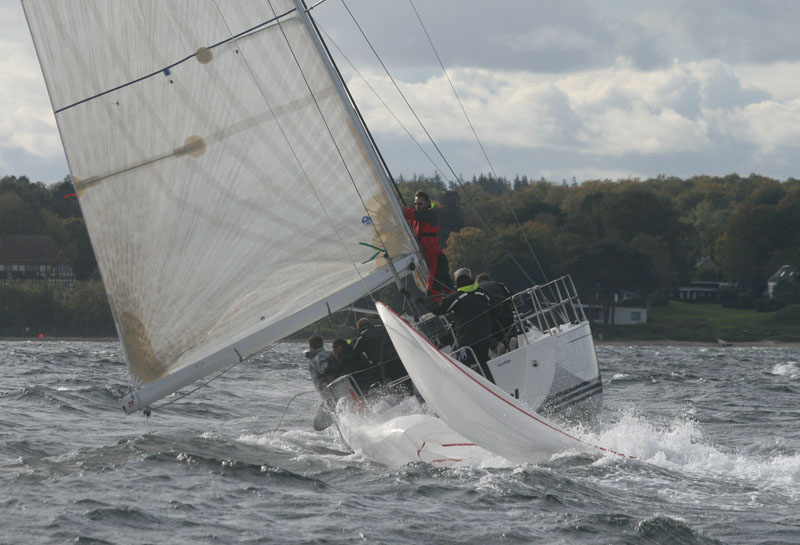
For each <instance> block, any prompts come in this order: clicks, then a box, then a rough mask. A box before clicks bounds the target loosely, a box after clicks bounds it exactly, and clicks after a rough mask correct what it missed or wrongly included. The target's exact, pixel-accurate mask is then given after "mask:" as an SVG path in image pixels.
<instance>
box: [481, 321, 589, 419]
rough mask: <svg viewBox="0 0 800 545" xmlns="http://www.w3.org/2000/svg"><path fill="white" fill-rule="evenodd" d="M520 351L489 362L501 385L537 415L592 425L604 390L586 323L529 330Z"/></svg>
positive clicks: (497, 382)
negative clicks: (586, 422) (545, 332)
mask: <svg viewBox="0 0 800 545" xmlns="http://www.w3.org/2000/svg"><path fill="white" fill-rule="evenodd" d="M517 339H518V345H519V348H517V349H516V350H513V351H511V352H508V353H506V354H503V355H501V356H498V357H496V358H494V359H491V360H489V368H490V369H491V371H492V376H493V377H494V379H495V383H496V384H497V386H499V387H500V388H502V389H503V390H505V391H506V392H507V393H509V394H510V395H512V396H514V397H515V398H517V399H519V400H521V401H524V402H525V404H526V405H527V406H528V407H530V408H532V409H534V410H536V411H537V412H538V413H541V414H545V415H548V416H553V417H555V416H557V417H558V419H559V420H565V421H581V422H585V421H590V420H591V419H593V418H594V417H596V416H597V414H598V413H599V412H600V410H601V408H602V391H603V386H602V382H601V380H600V371H599V369H598V366H597V358H596V356H595V351H594V344H593V342H592V334H591V331H590V329H589V324H588V323H587V322H580V323H577V324H567V325H565V326H562V327H560V328H558V329H556V328H553V329H552V330H550V331H548V333H547V334H542V333H541V332H540V331H539V330H537V329H531V330H529V331H527V332H526V333H525V334H524V335H519V336H518V337H517Z"/></svg>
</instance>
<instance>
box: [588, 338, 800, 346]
mask: <svg viewBox="0 0 800 545" xmlns="http://www.w3.org/2000/svg"><path fill="white" fill-rule="evenodd" d="M594 344H595V346H694V347H698V348H728V347H731V348H742V347H752V348H800V342H792V341H774V340H764V341H737V342H729V341H723V340H722V339H720V340H718V341H717V342H702V341H673V340H666V339H659V340H646V339H643V340H640V339H626V340H623V339H611V340H603V341H601V340H597V339H595V341H594Z"/></svg>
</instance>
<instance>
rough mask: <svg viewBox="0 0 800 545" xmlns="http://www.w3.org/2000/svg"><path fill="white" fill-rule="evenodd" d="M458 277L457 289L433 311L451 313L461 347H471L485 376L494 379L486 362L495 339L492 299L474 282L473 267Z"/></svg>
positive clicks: (458, 273)
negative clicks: (493, 338) (493, 333)
mask: <svg viewBox="0 0 800 545" xmlns="http://www.w3.org/2000/svg"><path fill="white" fill-rule="evenodd" d="M455 280H456V291H454V292H453V293H451V294H449V295H447V296H445V297H444V298H442V300H441V302H440V303H438V304H435V305H432V308H431V309H430V310H431V312H433V313H434V314H448V315H449V316H451V317H452V319H453V327H454V329H455V333H456V341H458V346H459V348H465V347H470V348H471V349H472V352H474V353H475V357H476V358H477V359H478V365H480V367H481V370H482V371H483V375H484V376H485V377H486V378H487V379H488V380H490V381H492V382H494V377H492V372H491V370H490V369H489V366H488V365H487V363H486V362H487V361H488V360H489V347H490V345H491V342H492V312H491V307H492V302H491V298H490V297H489V294H487V293H486V292H485V291H483V290H482V289H481V288H480V287H479V286H478V284H477V283H475V282H473V280H472V272H471V271H470V270H469V269H458V270H457V271H456V274H455ZM466 353H467V354H469V352H466ZM462 361H463V360H462Z"/></svg>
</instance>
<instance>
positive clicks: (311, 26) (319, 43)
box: [294, 0, 428, 275]
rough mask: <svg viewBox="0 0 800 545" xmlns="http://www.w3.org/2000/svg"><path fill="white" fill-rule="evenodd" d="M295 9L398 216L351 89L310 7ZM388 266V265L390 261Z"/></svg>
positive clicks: (298, 2) (299, 1)
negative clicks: (334, 59) (319, 29)
mask: <svg viewBox="0 0 800 545" xmlns="http://www.w3.org/2000/svg"><path fill="white" fill-rule="evenodd" d="M294 3H295V6H296V9H297V13H298V14H299V15H300V18H301V20H302V21H303V23H304V24H305V26H306V29H307V30H308V33H309V35H310V36H311V40H312V41H313V42H314V45H315V46H316V48H317V51H318V52H319V55H320V57H321V58H322V61H323V63H324V64H325V67H326V68H327V69H328V72H329V73H330V76H331V80H332V81H333V83H334V85H335V86H336V91H337V92H338V93H339V96H340V98H341V99H342V103H343V104H344V106H345V109H346V110H347V113H348V115H349V116H350V121H351V122H352V124H353V128H354V129H355V131H356V133H357V134H358V137H359V139H360V140H361V143H362V145H363V147H364V150H365V151H366V153H367V155H368V156H369V159H370V161H371V162H372V165H373V166H374V168H375V172H376V174H377V175H378V179H379V180H380V182H381V184H382V185H383V188H384V191H385V192H386V195H387V196H388V197H389V201H390V202H391V203H392V206H393V207H394V209H395V210H396V211H397V212H398V214H400V217H402V216H403V214H402V208H401V205H400V201H399V199H398V196H397V193H396V190H397V188H396V187H395V185H394V184H393V183H392V181H391V180H390V179H389V176H388V174H387V172H386V170H385V169H384V167H383V162H382V161H381V160H380V157H379V156H378V153H377V151H376V150H375V146H374V142H373V140H372V138H370V136H369V134H368V133H367V128H366V127H365V125H364V121H363V119H362V118H361V116H359V114H358V112H357V111H356V109H355V108H354V107H353V104H352V101H351V98H350V93H349V92H348V91H347V89H346V87H345V83H344V82H343V81H342V78H341V75H340V74H341V73H340V72H339V70H338V69H337V68H336V66H335V64H334V61H333V59H332V58H331V56H330V53H329V51H328V48H327V46H326V45H325V41H324V40H323V38H322V36H321V35H320V33H319V31H318V30H317V26H316V24H315V23H314V21H313V20H312V18H311V15H310V14H309V9H308V8H306V6H305V0H294ZM403 228H404V229H405V231H406V233H407V235H408V237H409V239H410V240H412V241H413V242H414V247H415V248H416V253H417V255H418V256H420V259H418V260H417V261H418V263H419V267H420V271H421V273H422V274H423V275H427V266H428V265H427V263H426V261H425V260H424V259H422V249H421V248H420V247H419V243H418V242H417V239H416V237H415V236H414V233H413V232H412V230H411V226H410V225H409V224H408V223H407V222H403ZM390 266H391V265H390Z"/></svg>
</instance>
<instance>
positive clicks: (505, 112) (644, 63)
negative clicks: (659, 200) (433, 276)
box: [0, 0, 800, 183]
mask: <svg viewBox="0 0 800 545" xmlns="http://www.w3.org/2000/svg"><path fill="white" fill-rule="evenodd" d="M345 2H346V5H347V7H349V9H350V11H351V12H352V13H353V15H354V16H355V18H356V20H357V21H358V23H359V25H360V26H361V28H362V29H363V31H364V33H365V34H366V35H367V37H368V38H369V40H370V42H371V44H372V47H373V48H374V49H375V50H376V51H377V53H378V54H379V55H380V59H381V60H382V61H383V63H384V64H385V65H386V67H387V68H388V70H389V72H390V73H391V75H392V76H393V77H394V79H395V81H396V82H397V84H398V86H399V87H400V89H401V90H402V92H403V94H404V95H405V99H406V100H408V102H409V103H410V104H411V105H412V106H413V108H414V111H415V112H416V115H417V116H418V117H419V118H420V119H421V120H422V122H423V123H424V125H425V127H426V129H427V131H428V132H429V133H430V135H431V136H432V137H433V139H434V141H435V142H436V144H437V145H438V146H439V148H440V149H441V150H442V151H443V153H444V155H445V157H446V159H447V163H448V164H449V165H450V167H451V168H452V170H453V171H455V172H456V173H457V174H459V175H462V176H465V177H467V178H469V177H471V176H472V175H474V174H478V173H481V172H490V171H491V170H490V168H493V169H494V171H495V172H496V173H497V174H499V175H503V176H508V177H513V176H515V175H517V174H519V175H527V176H529V177H532V178H537V179H538V178H540V177H545V178H547V179H549V180H555V181H561V180H562V179H567V180H572V179H573V178H575V179H577V180H578V181H583V180H586V179H598V178H601V179H605V178H610V179H619V178H629V177H639V178H642V179H644V178H648V177H652V176H657V175H659V174H664V175H667V176H673V175H674V176H679V177H689V176H693V175H697V174H710V175H725V174H730V173H738V174H740V175H743V176H746V175H748V174H750V173H758V174H762V175H765V176H770V177H773V178H777V179H781V180H785V179H786V178H788V177H795V178H800V159H799V158H800V38H798V32H797V28H798V27H800V1H795V0H687V1H677V0H669V1H668V0H662V1H656V0H594V1H588V0H587V1H580V0H494V1H493V2H486V1H484V0H413V5H412V3H411V1H410V0H380V1H376V0H345ZM307 3H308V4H311V3H312V2H310V1H307ZM414 7H416V10H417V12H418V13H419V16H420V17H421V19H422V22H423V23H424V24H425V28H426V29H427V31H428V34H429V35H430V38H431V40H432V41H433V43H434V45H435V46H436V51H437V52H438V55H439V57H440V58H441V60H442V62H443V63H444V64H445V66H446V67H447V70H448V74H449V76H450V79H451V80H452V82H453V85H454V86H455V89H456V91H457V93H458V96H459V97H460V98H461V101H462V103H463V105H464V108H465V109H466V111H467V113H468V115H469V120H470V121H471V123H472V126H473V127H474V129H475V132H476V133H477V135H478V137H479V138H480V142H481V143H482V145H483V148H484V149H485V150H486V155H487V156H488V160H489V161H488V162H487V160H486V158H484V155H483V153H482V152H481V148H480V147H479V145H478V144H477V143H476V139H475V136H474V135H473V132H472V130H471V129H470V125H469V124H468V122H467V120H466V119H465V116H464V114H463V112H462V110H461V107H460V106H459V104H458V102H457V101H456V99H455V97H454V95H453V92H452V90H451V88H450V84H449V83H448V80H447V79H446V78H445V77H444V74H443V72H442V69H441V67H440V66H439V63H438V61H437V58H436V56H435V55H434V53H433V51H432V49H431V47H430V44H429V43H428V39H427V38H426V35H425V33H424V31H423V29H422V27H421V26H420V23H419V21H418V20H417V17H416V15H415V13H414V9H413V8H414ZM314 14H315V17H316V19H317V21H318V22H319V24H320V26H321V27H322V28H323V30H324V32H325V34H326V36H327V39H329V41H330V42H331V43H330V44H329V45H331V48H332V49H333V50H334V52H335V55H336V57H337V62H338V63H339V65H340V67H341V68H342V70H343V72H344V73H345V75H346V78H347V80H348V82H349V85H350V87H351V89H352V91H353V93H354V95H355V96H356V99H357V102H358V104H359V106H360V107H361V109H362V111H363V113H364V114H365V116H366V118H367V122H368V125H369V127H370V129H371V130H372V132H373V133H374V134H375V136H376V138H377V140H378V142H379V146H380V148H381V151H382V152H383V153H384V155H385V156H386V158H387V160H388V162H389V165H390V168H391V170H392V172H393V173H394V174H395V175H398V174H404V175H406V176H408V175H411V174H413V173H423V174H432V173H434V172H435V171H436V170H437V169H438V170H439V171H440V172H441V174H442V176H443V177H444V178H446V179H450V178H452V174H451V171H450V168H448V167H447V166H446V163H445V162H444V161H443V160H442V159H441V158H440V157H439V156H438V154H437V153H436V151H435V150H434V149H433V148H432V146H431V145H430V143H429V142H428V141H427V137H426V136H425V135H424V133H423V132H422V129H420V127H419V125H418V124H416V122H415V121H414V117H413V116H412V114H411V113H409V111H408V109H407V107H406V106H405V104H404V101H403V99H401V98H400V97H399V94H398V93H397V91H396V90H395V89H394V86H393V85H392V84H391V82H390V81H389V79H388V78H387V76H386V74H385V72H384V71H383V69H382V67H381V65H380V63H379V62H378V61H377V60H376V58H375V56H374V54H373V53H372V51H371V49H370V48H369V47H368V46H367V45H366V43H365V42H364V39H363V37H362V36H361V34H360V32H359V31H358V29H357V27H356V26H355V24H354V22H353V20H352V19H351V18H350V16H349V15H348V13H347V11H346V10H345V8H344V7H343V4H342V1H341V0H327V2H325V3H324V4H322V5H321V6H319V7H318V8H316V9H315V10H314ZM0 48H2V51H3V55H2V56H0V74H2V76H3V78H2V84H1V85H0V112H2V115H1V116H0V175H6V174H14V175H23V174H24V175H27V176H29V177H30V178H31V179H33V180H40V181H43V182H46V183H51V182H55V181H58V180H60V179H62V178H63V177H64V176H65V175H66V174H67V173H68V169H67V164H66V160H65V158H64V153H63V150H62V147H61V143H60V140H59V136H58V131H57V130H56V126H55V120H54V117H53V114H52V111H51V109H50V102H49V99H48V97H47V92H46V90H45V86H44V80H43V78H42V76H41V72H40V69H39V65H38V62H37V60H36V56H35V53H34V49H33V44H32V41H31V38H30V34H29V33H28V30H27V26H26V23H25V18H24V15H23V11H22V7H21V5H20V3H19V1H18V0H0ZM337 48H339V49H341V51H342V52H343V53H344V55H345V57H346V59H345V57H342V56H341V55H340V54H339V52H338V51H337ZM349 62H352V63H353V64H354V65H355V66H356V68H357V69H358V72H359V74H360V75H359V74H356V73H355V72H354V71H353V70H352V69H351V68H350V67H349V64H348V63H349ZM370 87H371V88H372V89H375V90H376V91H377V93H378V95H379V96H380V98H381V99H382V100H383V101H384V102H386V103H387V104H388V105H389V106H390V108H391V112H392V113H390V112H388V111H387V110H386V108H385V107H384V106H383V105H382V104H381V101H380V100H378V98H376V97H375V95H374V94H373V92H372V91H371V90H370ZM394 116H396V117H397V118H399V119H400V121H401V122H402V125H401V124H400V123H398V121H397V120H396V119H395V117H394ZM403 126H405V128H403ZM406 131H409V132H411V134H413V135H414V137H415V138H416V139H417V141H418V142H419V144H420V145H422V146H423V147H424V149H425V153H423V152H422V151H420V150H419V148H418V147H417V145H416V144H415V143H414V141H413V140H412V139H411V138H410V137H409V136H408V135H407V133H406ZM426 154H427V156H426ZM428 157H430V158H431V159H429V158H428ZM490 164H491V167H490Z"/></svg>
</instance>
